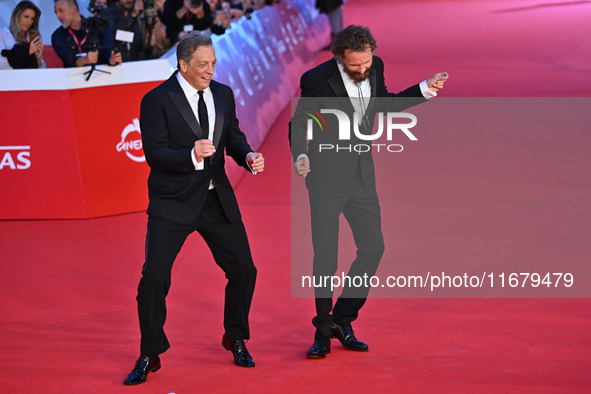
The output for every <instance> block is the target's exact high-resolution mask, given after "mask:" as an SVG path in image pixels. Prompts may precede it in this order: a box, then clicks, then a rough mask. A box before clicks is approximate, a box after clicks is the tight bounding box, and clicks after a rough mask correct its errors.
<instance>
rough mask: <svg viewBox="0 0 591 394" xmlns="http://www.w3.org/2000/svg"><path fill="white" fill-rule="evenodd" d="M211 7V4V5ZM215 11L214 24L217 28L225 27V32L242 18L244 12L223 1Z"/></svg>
mask: <svg viewBox="0 0 591 394" xmlns="http://www.w3.org/2000/svg"><path fill="white" fill-rule="evenodd" d="M210 6H211V3H210ZM212 10H214V11H213V12H214V18H213V23H214V25H216V26H219V27H223V28H224V31H225V30H226V29H228V28H229V27H230V24H231V23H232V22H234V21H237V20H238V19H240V18H242V16H243V15H244V12H242V10H241V9H239V8H238V7H232V5H231V3H230V2H229V1H222V2H220V3H218V4H217V6H216V7H215V8H213V7H212Z"/></svg>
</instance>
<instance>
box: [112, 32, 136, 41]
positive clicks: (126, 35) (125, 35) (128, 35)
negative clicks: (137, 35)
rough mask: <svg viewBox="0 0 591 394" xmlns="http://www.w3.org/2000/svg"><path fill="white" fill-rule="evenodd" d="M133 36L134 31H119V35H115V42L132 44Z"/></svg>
mask: <svg viewBox="0 0 591 394" xmlns="http://www.w3.org/2000/svg"><path fill="white" fill-rule="evenodd" d="M133 35H134V33H133V32H132V31H127V30H117V33H115V40H117V41H123V42H129V43H132V42H133Z"/></svg>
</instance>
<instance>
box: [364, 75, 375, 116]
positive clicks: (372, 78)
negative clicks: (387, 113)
mask: <svg viewBox="0 0 591 394" xmlns="http://www.w3.org/2000/svg"><path fill="white" fill-rule="evenodd" d="M369 85H370V88H371V97H370V98H369V104H368V105H367V111H366V114H368V115H369V116H370V117H371V118H372V119H373V117H372V116H371V114H373V113H374V112H373V106H374V104H375V100H376V94H377V91H378V88H377V78H376V69H375V67H374V66H373V65H372V66H371V68H370V69H369Z"/></svg>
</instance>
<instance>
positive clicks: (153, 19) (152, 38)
mask: <svg viewBox="0 0 591 394" xmlns="http://www.w3.org/2000/svg"><path fill="white" fill-rule="evenodd" d="M164 2H165V0H145V1H144V15H143V17H140V25H141V26H142V33H143V35H144V38H145V42H144V44H145V48H146V56H145V58H146V59H157V58H159V57H160V56H162V55H164V53H166V51H168V50H169V49H170V47H171V45H170V40H169V39H168V38H167V37H166V30H164V26H163V25H162V21H161V20H160V14H161V12H162V10H163V9H164Z"/></svg>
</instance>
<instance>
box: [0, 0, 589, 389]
mask: <svg viewBox="0 0 591 394" xmlns="http://www.w3.org/2000/svg"><path fill="white" fill-rule="evenodd" d="M590 13H591V2H587V1H570V2H568V1H565V2H560V1H553V2H541V1H481V2H475V1H474V2H470V1H453V2H452V1H433V2H427V1H407V2H395V1H385V0H382V1H371V2H363V1H361V0H349V1H348V2H347V5H346V8H345V21H346V23H356V24H364V25H369V26H371V27H372V30H373V32H374V34H375V35H376V38H377V40H378V46H379V48H378V54H379V55H380V56H381V57H382V58H383V59H384V61H385V63H386V67H387V68H386V77H387V83H388V86H389V88H390V89H391V90H399V89H402V88H404V87H406V86H408V85H409V84H411V83H414V82H416V81H418V80H421V79H424V78H426V77H428V76H430V75H432V74H434V73H435V72H438V71H447V72H449V73H450V75H451V79H450V81H449V83H448V85H447V86H446V88H445V90H444V91H443V92H442V93H441V96H442V97H484V96H496V97H502V96H521V97H524V96H525V97H527V96H544V97H561V96H568V97H573V96H577V97H585V96H590V94H589V93H591V72H590V71H591V70H590V68H591V62H590V60H591V46H589V44H588V42H587V41H588V37H589V33H590V31H589V27H587V25H588V24H587V23H586V21H587V20H588V19H589V18H588V17H589V15H590ZM328 56H329V55H328V53H327V52H323V53H322V54H320V56H319V61H322V60H323V59H326V58H328ZM288 120H289V112H288V110H286V111H284V113H283V114H282V115H281V118H280V119H279V120H278V122H277V124H276V125H275V126H274V128H273V129H272V131H271V133H270V134H269V136H268V138H267V140H266V141H265V143H264V144H263V146H262V147H261V148H260V151H262V152H263V153H264V154H265V157H266V165H267V169H266V170H265V172H264V173H263V174H260V175H257V176H245V177H243V178H242V180H241V181H240V183H239V184H238V185H237V187H236V191H237V195H238V199H239V202H240V205H241V209H242V211H243V216H244V221H245V224H246V227H247V231H248V234H249V238H250V240H251V246H252V250H253V255H254V258H255V263H256V265H257V267H258V272H259V276H258V282H257V289H256V291H255V297H254V300H253V306H252V312H251V327H252V340H251V341H250V342H249V343H248V348H249V350H250V352H251V353H252V354H253V356H254V358H255V361H256V363H257V366H256V368H253V369H242V368H237V367H235V366H234V365H233V364H232V362H231V355H230V354H229V353H228V352H226V351H225V350H223V349H222V347H221V345H220V340H221V335H222V307H223V286H224V277H223V274H222V273H221V272H220V270H219V269H218V268H217V266H216V265H215V264H214V262H213V260H212V258H211V257H210V254H209V252H208V251H207V248H206V247H205V245H204V243H203V242H202V241H201V240H200V239H199V237H198V236H197V235H193V236H191V237H190V238H189V240H188V241H187V243H186V244H185V246H184V248H183V250H182V251H181V254H180V255H179V258H178V259H177V262H176V264H175V267H174V269H173V285H172V289H171V293H170V295H169V297H168V305H169V314H168V316H169V317H168V320H167V324H166V330H167V334H168V336H169V338H170V340H171V344H172V347H171V349H170V350H169V351H168V352H166V353H165V354H164V355H162V363H163V367H162V369H161V370H160V371H158V372H157V373H155V374H151V375H150V376H149V378H148V382H147V383H146V384H144V385H142V386H139V387H124V386H122V381H123V379H124V378H125V376H126V375H127V373H128V372H129V371H130V369H131V368H132V366H133V362H134V361H135V359H136V357H137V356H138V346H139V329H138V323H137V317H136V306H135V294H136V287H137V282H138V280H139V277H140V270H141V265H142V263H143V247H144V245H143V243H144V237H145V224H146V216H145V214H144V213H134V214H128V215H121V216H115V217H108V218H101V219H92V220H79V221H69V220H64V221H59V220H56V221H0V232H1V234H2V236H1V237H0V270H1V271H0V297H1V300H2V306H1V308H2V309H1V310H2V318H1V319H0V333H1V335H2V336H3V341H2V344H1V345H0V355H1V357H0V392H7V393H11V392H15V393H37V392H39V393H86V392H96V393H112V392H132V391H133V392H147V393H192V392H236V391H241V392H311V391H321V392H327V391H331V392H333V391H334V392H339V391H346V392H491V393H496V392H503V393H504V392H531V393H539V392H548V393H558V392H560V393H562V392H591V372H590V368H589V367H590V365H591V336H590V335H589V334H590V329H591V312H590V310H591V309H590V307H591V302H590V301H589V299H588V298H585V299H388V298H381V299H370V300H369V301H368V302H367V305H366V306H365V307H364V309H363V310H362V313H361V315H360V318H359V319H358V321H357V322H356V323H355V329H356V332H357V334H358V336H359V337H360V338H361V339H363V340H365V341H367V342H368V343H369V345H370V351H369V352H368V353H356V352H352V351H347V350H345V349H342V347H341V346H340V344H338V343H333V352H332V353H331V354H330V355H329V357H328V358H327V359H325V360H307V359H306V358H305V357H304V355H305V352H306V350H307V348H308V347H309V346H310V344H311V343H312V336H313V327H312V325H311V323H310V320H311V318H312V315H313V311H314V308H313V301H312V300H309V299H295V298H291V295H290V243H289V240H290V218H289V214H290V176H291V168H290V161H291V159H290V156H289V148H288V143H287V142H288V141H287V135H286V134H287V126H286V125H287V122H288ZM567 141H568V140H567ZM465 143H466V144H467V145H469V144H470V143H472V144H473V147H474V148H478V147H479V145H478V141H477V140H476V141H468V142H465ZM536 146H537V145H536ZM575 146H576V147H577V149H575V148H574V147H575ZM590 147H591V141H590V139H589V137H586V138H585V136H584V135H577V140H575V141H572V145H569V144H568V143H562V144H561V145H560V146H559V148H560V149H561V150H562V151H561V152H560V153H561V154H563V155H566V156H568V155H569V153H570V150H571V149H572V152H573V156H575V157H576V158H577V159H578V160H582V157H583V156H581V154H580V150H585V149H586V151H587V152H588V151H589V149H587V148H590ZM520 149H524V154H528V152H527V149H528V147H527V144H524V145H523V146H522V148H520ZM587 164H589V163H588V162H587ZM472 165H473V164H472ZM444 168H445V167H442V169H444ZM427 170H428V169H424V172H423V174H422V176H424V177H425V178H424V179H428V176H429V171H427ZM577 171H578V172H577V174H579V175H578V176H582V178H580V180H579V182H576V183H573V182H565V183H564V184H561V187H563V188H564V193H565V195H571V196H573V195H576V198H577V199H576V201H574V200H572V199H571V200H567V201H565V204H570V205H569V206H570V207H571V208H567V207H564V208H563V209H564V211H561V212H567V213H568V214H569V215H575V214H577V213H578V217H574V216H573V219H572V221H573V223H577V225H578V226H579V227H577V229H580V232H577V231H574V230H573V231H571V232H570V233H569V236H568V238H564V239H557V240H555V241H554V242H555V243H556V245H558V246H557V247H556V250H555V252H556V253H558V252H557V251H560V250H562V249H563V248H560V247H559V246H561V245H563V244H564V245H568V247H569V249H568V251H567V252H565V253H564V254H562V255H560V254H556V255H555V259H556V264H560V262H561V261H567V262H569V263H570V262H572V261H577V262H580V263H581V264H588V256H589V254H588V253H587V252H588V251H589V247H588V246H585V244H584V242H583V241H584V240H583V236H581V235H580V234H588V230H589V222H590V221H589V208H588V206H589V204H588V203H589V201H590V197H591V190H590V189H591V188H590V186H589V184H588V182H589V178H588V177H584V176H585V175H588V174H589V167H587V169H585V168H579V169H577ZM585 171H586V172H585ZM431 174H432V176H435V174H437V173H436V172H432V173H431ZM409 179H410V178H409ZM458 179H460V180H461V175H458ZM569 179H570V178H569ZM516 180H519V179H516ZM413 186H417V188H416V190H414V191H413V188H412V187H408V186H407V187H406V188H404V189H403V190H402V191H403V194H402V196H403V197H400V201H401V204H405V200H404V199H411V198H412V197H413V193H414V194H415V196H416V197H417V198H418V199H417V200H416V204H424V205H425V209H432V207H433V204H438V203H439V202H438V200H437V199H436V197H437V196H433V198H432V199H429V198H428V196H427V195H425V194H421V192H422V190H421V189H420V188H419V187H418V186H420V185H418V184H417V185H413ZM462 190H463V189H462V188H461V187H460V188H454V189H450V190H446V191H445V193H446V194H445V196H443V197H445V199H446V201H452V200H453V199H454V198H463V196H464V195H465V194H464V193H463V191H462ZM430 192H432V191H430ZM536 192H539V193H544V189H543V188H542V189H539V190H537V189H536ZM554 192H555V191H553V193H554ZM454 193H455V194H454ZM569 193H570V194H569ZM520 198H521V199H520V200H519V201H518V203H519V204H527V200H523V198H524V197H523V195H521V196H520ZM573 201H574V204H573ZM584 202H586V204H584ZM409 207H410V208H413V209H415V210H416V211H417V213H420V211H421V210H420V209H418V208H417V207H416V206H415V207H412V206H410V205H409ZM411 212H412V211H411ZM552 218H553V219H556V218H555V217H554V216H552ZM394 219H396V220H397V221H398V220H399V221H401V222H402V223H406V222H408V223H409V224H410V223H412V217H411V214H410V213H409V211H407V210H404V211H402V212H401V214H400V216H397V215H396V213H395V214H394ZM422 220H423V222H424V221H425V220H427V219H425V218H424V217H423V218H422ZM423 222H421V223H423ZM553 223H554V222H553ZM419 224H420V223H419ZM419 224H416V226H415V227H413V228H410V229H409V231H417V234H416V235H415V238H419V239H420V238H421V237H423V239H424V240H425V242H426V243H429V244H427V245H425V246H424V248H429V247H430V246H432V245H433V243H432V242H435V241H436V238H435V237H434V235H433V234H428V235H426V234H425V233H421V232H419V230H420V229H421V228H420V227H421V226H420V225H419ZM534 224H535V223H534ZM530 227H535V226H533V225H532V226H530ZM454 230H457V229H456V228H454ZM586 230H587V232H585V231H586ZM577 233H579V237H578V238H577V237H576V234H577ZM453 235H456V236H457V237H461V236H465V234H462V233H461V232H457V233H454V232H452V233H450V234H447V236H448V237H450V236H453ZM409 237H410V236H409ZM573 237H574V238H573ZM472 239H474V237H473V238H472ZM392 242H393V243H394V244H396V240H392ZM481 242H483V241H481ZM548 242H551V240H548ZM483 245H484V246H486V244H483ZM418 246H420V245H418ZM418 246H417V247H418ZM511 246H515V245H514V244H510V243H509V244H508V245H507V247H511ZM387 248H388V243H387ZM402 252H403V253H405V252H408V250H403V251H402ZM521 252H522V253H525V254H526V255H527V250H521ZM455 253H457V251H456V252H455ZM503 253H505V254H506V255H507V256H511V254H512V249H508V250H504V251H503ZM521 257H522V258H523V255H521ZM417 264H418V263H417Z"/></svg>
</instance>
